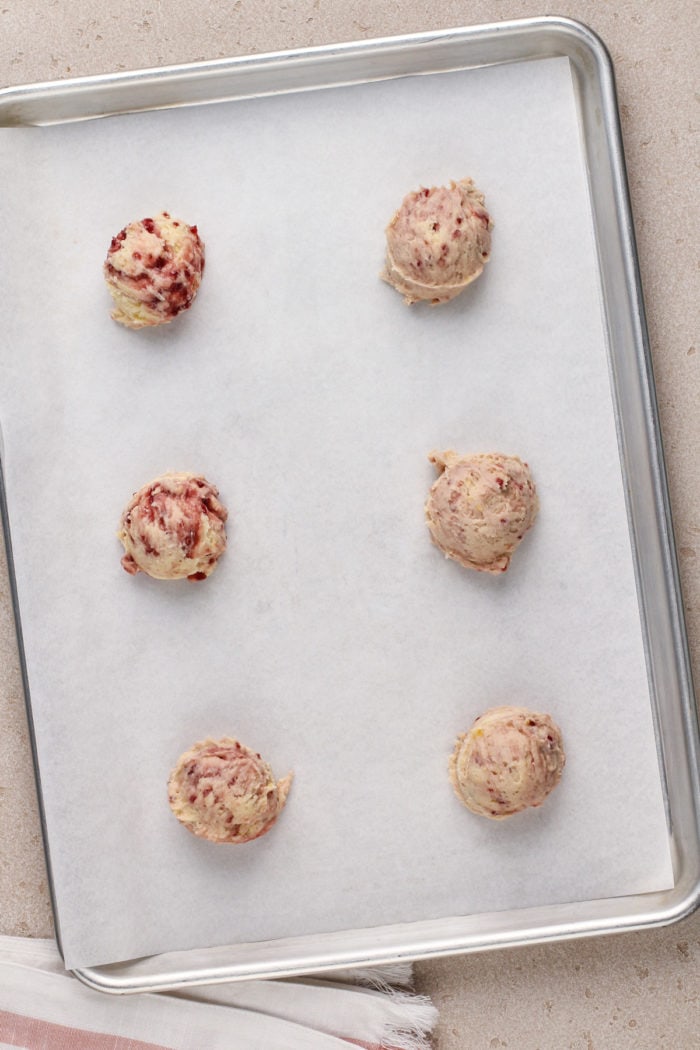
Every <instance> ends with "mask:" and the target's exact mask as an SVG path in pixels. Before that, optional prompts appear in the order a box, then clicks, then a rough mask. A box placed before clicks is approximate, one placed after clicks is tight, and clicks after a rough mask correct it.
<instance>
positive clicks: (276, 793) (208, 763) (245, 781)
mask: <svg viewBox="0 0 700 1050" xmlns="http://www.w3.org/2000/svg"><path fill="white" fill-rule="evenodd" d="M292 777H293V774H292V773H289V774H288V775H287V776H286V777H284V778H283V779H282V780H278V781H276V780H275V778H274V776H273V773H272V770H271V769H270V767H269V765H268V764H267V762H265V761H264V760H263V759H262V758H261V757H260V755H259V754H258V753H257V752H255V751H251V750H250V748H249V747H246V746H245V745H244V744H241V743H240V742H239V741H238V740H235V739H234V738H233V737H223V738H222V739H221V740H202V741H201V742H200V743H198V744H194V745H193V746H192V747H191V748H190V749H189V751H185V753H184V754H183V755H181V756H180V758H179V759H178V762H177V765H176V766H175V768H174V769H173V771H172V773H171V774H170V780H169V781H168V801H169V802H170V808H171V809H172V811H173V813H174V814H175V816H176V817H177V819H178V820H179V821H180V822H181V823H182V824H184V826H185V827H186V828H187V830H188V831H191V832H192V834H193V835H197V836H199V838H203V839H208V840H209V841H210V842H231V843H240V842H250V841H251V840H252V839H257V838H260V836H261V835H264V834H265V832H267V831H269V830H270V828H271V827H272V825H273V824H274V823H275V821H276V820H277V818H278V817H279V815H280V813H281V812H282V810H283V809H284V805H285V802H286V801H287V795H288V794H289V788H290V787H291V783H292Z"/></svg>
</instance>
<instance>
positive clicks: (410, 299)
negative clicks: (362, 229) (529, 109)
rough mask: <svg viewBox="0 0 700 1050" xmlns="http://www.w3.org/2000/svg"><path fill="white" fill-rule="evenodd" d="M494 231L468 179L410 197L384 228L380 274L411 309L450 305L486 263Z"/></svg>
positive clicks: (480, 199) (477, 193) (424, 190)
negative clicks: (416, 305)
mask: <svg viewBox="0 0 700 1050" xmlns="http://www.w3.org/2000/svg"><path fill="white" fill-rule="evenodd" d="M492 228H493V223H492V222H491V218H490V216H489V213H488V212H487V211H486V208H485V207H484V195H483V193H479V191H478V190H477V188H476V186H475V185H474V183H473V182H472V180H471V179H460V181H459V182H451V183H450V185H449V186H434V187H433V188H432V189H431V190H426V189H420V190H417V191H416V192H414V193H409V194H408V196H406V197H404V199H403V202H402V204H401V207H400V208H399V210H398V211H397V212H396V214H395V215H394V217H393V219H392V220H391V222H390V223H389V225H388V226H387V229H386V264H385V269H384V271H383V272H382V275H381V276H382V278H383V279H384V280H385V281H387V282H388V283H389V284H390V285H392V286H393V287H394V288H396V290H397V292H401V294H402V295H403V297H404V301H405V302H407V303H408V304H409V305H410V304H411V303H416V302H418V301H420V300H423V301H425V302H429V303H431V304H432V305H433V306H437V305H438V304H439V303H446V302H449V300H450V299H454V297H455V296H456V295H459V293H460V292H462V291H464V289H465V288H466V287H467V285H468V284H471V282H472V281H473V280H475V278H477V277H478V276H479V274H480V273H481V271H482V270H483V268H484V265H485V264H486V263H487V262H488V260H489V255H490V253H491V230H492Z"/></svg>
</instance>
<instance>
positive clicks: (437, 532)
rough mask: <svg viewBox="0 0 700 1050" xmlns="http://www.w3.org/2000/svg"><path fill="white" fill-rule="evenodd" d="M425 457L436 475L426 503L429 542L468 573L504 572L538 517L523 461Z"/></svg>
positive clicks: (489, 457)
mask: <svg viewBox="0 0 700 1050" xmlns="http://www.w3.org/2000/svg"><path fill="white" fill-rule="evenodd" d="M428 458H429V459H430V462H431V463H434V464H435V466H436V467H437V469H438V470H439V471H440V477H439V478H438V479H437V481H436V482H435V483H434V484H433V486H432V488H431V490H430V494H429V496H428V500H427V503H426V504H425V517H426V521H427V525H428V528H429V530H430V536H431V538H432V541H433V543H434V544H435V545H436V547H439V548H440V550H441V551H442V552H443V554H444V555H445V557H446V558H452V559H454V561H457V562H459V564H460V565H463V566H464V567H465V568H466V569H476V570H477V571H479V572H491V573H501V572H505V571H506V569H507V568H508V566H509V565H510V559H511V555H512V554H513V551H514V550H515V548H516V547H517V546H518V544H519V543H520V541H521V540H522V538H523V536H524V535H525V533H526V532H527V531H528V529H530V528H532V526H533V524H534V522H535V518H536V517H537V511H538V506H539V504H538V500H537V492H536V490H535V483H534V482H533V480H532V476H531V474H530V468H529V467H528V465H527V463H523V461H522V460H521V459H518V457H517V456H504V455H502V454H501V453H500V452H493V453H485V454H475V455H468V456H463V455H460V454H459V453H457V452H451V451H449V452H431V453H430V456H429V457H428Z"/></svg>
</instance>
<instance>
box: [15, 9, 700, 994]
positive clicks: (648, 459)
mask: <svg viewBox="0 0 700 1050" xmlns="http://www.w3.org/2000/svg"><path fill="white" fill-rule="evenodd" d="M549 56H566V57H568V58H569V59H570V61H571V63H572V68H573V71H574V80H575V82H576V87H577V93H578V101H579V107H580V112H581V118H582V124H583V135H584V140H585V144H586V157H587V166H588V178H589V186H590V191H591V200H592V205H593V211H594V217H595V225H596V232H597V237H598V248H599V263H600V266H601V283H602V293H603V299H604V305H605V310H606V319H607V323H608V331H609V341H610V346H611V348H612V351H613V352H612V353H611V373H612V379H613V384H614V389H615V395H616V404H617V409H618V411H617V416H618V435H619V440H620V449H621V454H622V459H623V473H624V475H625V482H626V485H625V487H626V498H627V502H628V508H629V511H630V519H631V521H632V542H633V547H634V550H635V555H636V558H635V561H636V571H637V585H638V589H639V596H640V604H641V608H642V615H643V620H644V624H645V628H646V632H647V638H649V637H650V632H649V628H650V625H653V628H654V630H653V631H652V632H651V644H650V645H649V646H648V653H647V655H648V666H649V674H650V679H651V682H652V685H653V689H652V693H653V695H654V699H655V703H656V710H655V717H656V724H657V737H658V744H659V750H660V752H661V755H662V758H663V765H664V771H667V770H668V769H671V770H673V776H672V777H671V778H670V779H669V778H668V776H667V777H666V782H665V784H664V788H665V792H666V802H667V807H668V814H669V826H670V833H671V849H672V854H673V862H674V870H675V875H676V883H675V886H674V888H673V889H672V890H669V891H666V892H663V893H654V894H640V895H632V896H628V897H624V898H616V899H608V900H603V901H585V902H578V903H572V904H566V905H554V906H545V907H541V908H536V909H528V910H521V911H517V912H513V911H508V912H502V913H495V914H490V915H476V916H463V917H457V918H451V919H444V920H437V921H424V922H418V923H413V924H408V925H401V926H392V927H381V928H377V929H373V930H372V931H371V942H372V947H371V948H368V947H367V944H366V941H367V940H368V933H370V931H367V930H363V931H343V932H339V933H334V934H328V935H323V936H320V937H316V938H314V945H313V948H311V947H310V946H309V942H308V939H298V940H295V941H291V940H289V941H275V942H266V943H258V944H248V945H236V946H229V947H224V948H218V949H210V950H208V951H206V952H204V953H201V952H200V953H192V952H190V953H188V952H180V953H169V954H168V955H167V956H154V957H151V958H150V959H144V960H130V961H127V962H124V963H120V964H112V965H110V966H101V967H91V968H82V969H79V970H76V971H74V972H75V974H76V976H77V977H79V978H80V979H81V980H82V981H83V982H84V983H86V984H88V985H90V986H91V987H93V988H95V989H98V990H100V991H105V992H111V993H116V994H125V993H132V992H140V991H156V990H161V989H166V988H178V987H184V986H188V985H192V984H203V983H220V982H224V981H232V980H242V979H249V978H253V977H258V978H259V977H268V978H272V977H288V976H292V975H296V974H302V973H309V972H317V971H321V970H333V969H337V968H338V967H345V966H353V965H355V966H359V965H366V964H368V963H375V964H376V963H381V962H389V961H392V960H396V959H398V958H412V959H425V958H431V957H437V956H445V955H451V954H457V953H463V952H471V951H480V950H488V949H495V948H498V947H504V946H510V947H512V946H516V945H525V944H535V943H541V942H545V941H552V940H563V939H571V938H578V937H584V936H590V935H593V934H602V933H612V932H617V931H622V930H633V929H640V928H644V927H648V926H659V925H666V924H669V923H672V922H675V921H677V920H679V919H682V918H683V917H685V916H686V915H688V914H690V912H692V911H693V910H694V909H695V908H696V907H697V906H698V904H699V903H700V834H699V830H698V829H699V826H700V819H699V816H698V813H699V810H700V804H699V799H700V781H699V774H698V767H699V765H700V763H699V756H700V738H699V735H698V724H697V714H696V710H695V704H694V696H693V691H692V683H691V676H690V664H689V658H688V649H687V642H686V638H685V629H684V620H683V609H682V604H681V600H680V586H679V578H678V569H677V562H676V557H675V550H674V543H673V534H672V527H671V518H670V509H669V499H668V490H667V484H666V477H665V470H664V464H663V454H662V450H661V444H660V437H659V429H658V417H657V410H656V403H655V397H654V386H653V374H652V368H651V359H650V353H649V345H648V338H647V334H646V325H645V320H644V312H643V305H642V295H641V282H640V278H639V271H638V266H637V261H636V251H635V244H634V233H633V227H632V219H631V213H630V206H629V199H628V192H627V182H626V174H625V166H624V156H623V152H622V145H621V135H620V128H619V121H618V115H617V105H616V97H615V86H614V76H613V70H612V65H611V62H610V58H609V56H608V53H607V51H606V49H605V46H604V45H603V44H602V42H601V41H600V39H599V38H598V37H597V36H596V35H595V34H594V33H593V32H592V31H591V30H590V29H588V28H587V27H586V26H584V25H581V24H580V23H577V22H574V21H572V20H569V19H565V18H558V17H543V18H534V19H525V20H521V21H514V22H502V23H498V24H492V25H485V26H478V27H473V28H471V27H467V28H463V29H453V30H441V31H438V32H433V33H423V34H413V35H407V36H401V37H393V38H383V39H377V40H370V41H362V42H355V43H348V44H340V45H331V46H323V47H318V48H311V49H304V50H299V51H286V52H278V53H275V54H266V55H255V56H250V57H244V58H234V59H223V60H217V61H213V62H206V63H192V64H188V65H182V66H173V67H165V68H161V69H153V70H141V71H136V72H130V73H118V74H109V75H106V76H97V77H84V78H77V79H74V80H65V81H55V82H48V83H43V84H35V85H27V86H23V87H16V88H6V89H4V90H1V91H0V126H4V127H10V126H25V127H26V126H30V125H41V124H56V123H63V122H67V121H76V120H85V119H91V118H95V117H99V116H105V115H109V114H114V113H125V112H136V111H138V110H144V109H149V110H150V109H160V108H169V107H173V106H186V105H197V104H206V103H211V102H215V101H227V100H233V99H238V98H251V97H257V96H262V95H267V94H278V93H285V92H292V91H305V90H314V89H319V88H324V87H332V86H338V85H341V84H353V83H359V82H362V83H366V82H368V81H376V80H384V79H390V78H395V77H400V76H411V75H417V74H422V73H433V72H444V71H448V70H452V69H467V68H474V67H478V66H482V65H494V64H500V63H504V62H512V61H524V60H529V59H535V58H542V57H549ZM630 407H631V411H629V409H630ZM623 409H626V410H628V411H627V414H625V411H622V410H623ZM630 462H631V463H633V464H634V465H635V466H636V467H637V468H638V469H637V471H635V474H636V475H637V476H636V477H635V484H634V485H631V484H630V483H629V469H628V468H629V465H630ZM640 467H641V468H642V473H643V478H642V484H641V486H640V485H639V484H638V482H639V477H638V475H639V468H640ZM650 508H651V509H650ZM6 520H7V519H6V517H5V524H6ZM6 543H7V546H8V560H10V557H9V533H7V532H6ZM640 551H643V552H644V555H645V557H644V559H640V557H639V552H640ZM642 562H643V564H642ZM10 573H11V575H12V568H11V564H10ZM659 605H660V606H661V607H662V610H663V613H664V616H663V617H661V618H660V617H659V613H658V606H659ZM15 615H16V619H17V625H18V636H20V637H21V631H20V626H19V611H18V608H17V605H16V600H15ZM25 689H26V681H25ZM669 695H671V696H673V697H674V698H675V700H674V703H673V704H672V705H671V706H670V707H669V706H668V704H666V703H665V702H664V707H663V710H660V709H659V702H658V701H659V698H664V701H665V698H666V697H667V696H669ZM668 703H669V704H670V703H671V702H670V701H669V702H668ZM28 707H29V704H28ZM30 718H31V712H30ZM37 775H38V771H37ZM363 941H364V942H365V943H364V944H363ZM195 955H196V956H197V958H198V959H199V960H200V962H198V963H197V964H196V965H195V964H194V963H193V962H192V961H191V960H192V959H193V957H194V956H195ZM237 956H240V958H237ZM203 957H206V960H207V961H206V962H205V963H202V962H201V959H202V958H203ZM241 958H242V959H243V961H241Z"/></svg>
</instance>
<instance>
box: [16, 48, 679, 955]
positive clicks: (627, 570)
mask: <svg viewBox="0 0 700 1050" xmlns="http://www.w3.org/2000/svg"><path fill="white" fill-rule="evenodd" d="M397 114H402V115H403V116H402V118H401V119H397ZM406 114H409V115H410V116H409V118H408V119H406ZM2 136H3V138H2V143H1V146H2V154H1V157H2V159H1V160H0V164H1V165H2V169H1V170H2V174H3V176H4V178H5V183H4V184H5V186H6V188H7V191H6V194H5V197H4V202H3V205H2V218H3V226H4V229H5V231H6V232H5V237H6V242H5V247H6V258H8V259H13V260H15V261H16V265H15V266H14V267H13V268H12V270H11V272H9V273H7V274H6V275H5V281H6V287H7V301H8V302H11V303H13V304H14V308H13V310H12V311H11V312H10V313H9V315H8V316H7V317H6V318H5V319H4V321H5V326H6V332H7V338H6V341H5V343H4V346H3V348H2V350H1V351H0V353H1V355H2V373H3V376H4V382H3V386H2V391H1V392H0V413H1V418H2V422H3V429H4V434H5V445H6V470H7V487H8V500H9V506H10V523H11V529H12V535H13V542H14V552H15V564H16V571H17V578H18V579H17V582H18V590H19V598H20V607H21V612H22V617H23V628H24V641H25V652H26V656H27V664H28V672H29V684H30V689H31V702H32V711H33V716H34V722H35V731H36V744H37V752H38V759H39V767H40V772H41V778H42V788H43V796H44V805H45V814H46V820H47V826H48V837H49V846H50V850H51V859H52V868H53V875H54V888H55V894H56V902H57V910H58V918H59V923H60V930H61V939H62V947H63V950H64V953H65V959H66V964H67V965H68V966H69V967H78V966H91V965H96V964H101V963H106V962H113V961H117V960H119V959H125V958H131V957H134V956H137V955H143V954H149V953H153V952H158V951H166V950H175V949H184V948H188V947H197V946H205V945H210V944H224V943H227V942H239V941H245V940H258V939H262V938H276V937H285V936H295V935H304V934H306V935H311V936H313V935H314V934H315V933H320V932H324V931H327V930H333V929H343V928H353V929H356V928H358V927H364V926H367V927H371V926H373V925H378V924H387V923H392V922H410V921H413V920H416V919H425V918H431V917H435V918H441V917H446V916H450V915H460V914H469V913H475V912H481V911H492V910H499V909H512V908H520V907H530V906H536V905H538V904H543V903H557V902H562V901H573V900H587V899H594V898H599V897H614V896H620V895H624V894H629V893H639V892H645V891H650V890H658V889H664V888H667V887H669V886H671V885H672V884H673V880H672V874H671V865H670V858H669V850H668V837H667V836H668V832H667V827H666V822H665V817H664V811H663V800H662V794H661V783H660V778H659V771H658V763H657V757H656V750H655V743H654V735H653V727H652V720H651V711H650V704H649V691H648V684H647V679H646V671H645V664H644V652H643V645H642V636H641V629H640V621H639V613H638V609H637V602H636V595H635V587H634V574H633V568H632V560H631V553H630V544H629V538H628V528H627V521H626V515H625V508H624V499H623V491H622V484H621V475H620V465H619V457H618V452H617V444H616V437H615V426H614V418H613V411H612V401H611V395H610V388H609V379H608V369H607V359H606V354H605V333H604V329H603V324H602V317H601V309H600V303H599V291H598V279H597V269H596V259H595V247H594V241H593V231H592V223H591V216H590V210H589V205H588V198H587V191H586V184H585V174H584V167H583V159H582V155H581V146H580V141H579V131H578V125H577V118H576V111H575V104H574V98H573V91H572V85H571V77H570V70H569V64H568V60H566V59H550V60H546V61H540V62H535V63H528V64H523V65H510V66H503V67H498V68H491V69H482V70H471V71H465V72H460V73H450V74H442V75H439V76H431V77H422V78H416V79H406V80H402V81H395V82H389V83H382V84H372V85H366V86H359V87H352V88H346V89H334V90H332V91H326V92H319V93H314V94H311V95H309V94H307V95H304V96H298V97H296V96H287V97H284V98H281V97H280V98H270V99H260V100H255V101H249V102H238V103H234V104H225V105H220V106H216V107H211V108H206V109H202V108H199V109H197V110H196V111H192V110H183V111H177V112H167V113H156V114H141V115H137V116H129V117H119V118H110V119H109V120H105V121H101V122H99V123H94V122H93V123H91V124H89V125H75V126H68V127H58V128H51V129H41V130H37V129H22V130H14V129H13V130H11V131H6V130H5V131H3V132H2ZM464 174H470V175H472V176H473V177H474V178H475V180H476V181H477V184H478V185H479V186H480V187H481V188H482V189H483V190H484V191H485V192H486V194H487V204H488V206H489V208H490V209H491V211H492V214H493V216H494V219H495V222H496V228H495V231H494V250H493V258H492V261H491V263H490V264H489V266H488V268H487V272H486V274H485V275H484V277H483V278H482V279H481V280H480V281H478V282H477V283H476V284H475V285H474V286H472V287H471V288H470V289H469V290H468V291H467V293H465V295H464V296H463V297H461V299H459V300H457V301H456V302H454V303H453V304H450V305H449V306H447V307H444V308H441V309H438V310H429V309H422V308H418V307H417V308H414V309H411V310H409V309H407V308H406V307H405V306H404V305H403V304H402V302H401V300H400V298H399V296H398V295H396V293H394V292H393V291H392V290H391V289H389V288H388V287H387V286H385V285H383V284H381V282H379V281H378V280H377V272H378V270H379V269H380V267H381V262H382V251H383V233H382V231H383V228H384V225H385V224H386V222H387V220H388V218H389V217H390V216H391V214H392V212H393V210H394V208H395V207H397V206H398V203H399V201H400V199H401V197H402V196H403V194H404V193H405V192H407V191H408V190H409V189H411V188H415V187H417V186H418V185H419V184H421V183H423V184H426V185H430V184H433V183H439V182H445V181H446V180H448V179H449V178H451V177H461V176H462V175H464ZM162 207H166V208H168V209H169V210H170V211H172V212H173V213H174V214H177V215H179V216H181V217H183V218H185V219H186V220H187V221H190V222H197V224H198V225H199V227H200V230H201V232H202V236H203V238H204V240H205V242H206V246H207V273H206V275H205V280H204V283H203V285H202V289H201V292H200V295H199V297H198V300H197V302H196V304H195V306H194V307H193V309H192V311H190V313H189V314H188V315H186V316H185V317H183V318H180V319H179V320H178V322H177V323H176V324H174V325H172V326H169V327H168V328H165V329H163V330H161V331H155V332H140V333H131V332H126V331H124V330H121V329H119V328H118V327H117V326H116V325H114V324H113V323H112V322H110V321H109V318H108V316H107V315H108V308H109V303H108V298H107V295H106V292H105V291H104V289H103V287H102V281H101V274H100V268H101V262H102V259H103V257H104V254H105V252H106V247H107V245H108V243H109V239H110V237H111V236H112V234H113V233H115V232H116V231H117V230H118V229H119V228H120V227H121V226H122V225H123V224H124V223H125V222H127V221H129V220H130V219H132V218H136V217H140V216H142V215H145V214H148V213H152V212H154V211H157V210H159V209H160V208H162ZM444 447H455V448H458V449H463V450H465V451H466V450H477V451H479V450H485V451H487V450H491V449H499V450H501V451H506V452H513V453H516V454H519V455H521V456H523V457H524V458H527V459H528V460H529V462H530V463H531V465H532V469H533V473H534V475H535V478H536V481H537V484H538V487H539V491H540V496H541V505H542V509H541V514H540V518H539V520H538V523H537V525H536V527H535V529H534V530H533V532H532V533H531V534H530V535H529V536H528V537H527V539H526V540H525V541H524V543H523V546H522V548H521V549H520V551H519V552H518V553H517V554H516V557H515V559H514V562H513V566H512V569H511V570H510V571H509V573H508V574H507V576H505V577H503V578H498V579H492V578H484V577H482V576H477V575H476V574H470V573H465V572H464V571H463V570H461V569H460V568H459V567H458V566H456V565H454V564H452V563H448V562H446V561H444V560H443V559H442V558H441V557H440V555H439V553H438V552H437V551H436V550H435V549H434V548H432V547H431V545H430V543H429V542H428V539H427V533H426V530H425V527H424V525H423V520H422V505H423V501H424V498H425V493H426V491H427V488H428V486H429V484H430V483H431V481H432V476H433V475H432V468H431V467H430V465H429V464H428V462H427V458H426V456H427V453H428V452H429V451H430V449H432V448H444ZM168 469H191V470H197V471H202V472H203V473H205V474H206V475H207V476H208V477H209V478H210V479H211V480H213V481H215V482H216V483H217V484H218V485H219V487H220V489H221V492H222V496H223V498H224V500H225V502H226V503H227V504H228V505H229V508H230V510H231V530H230V537H231V545H230V550H229V552H228V553H227V554H226V556H225V558H224V559H223V560H222V562H221V565H220V566H219V568H218V569H217V571H216V573H215V574H214V576H212V578H211V579H210V580H208V581H206V582H205V583H203V584H201V585H198V586H197V585H189V584H185V583H175V584H163V583H162V582H157V581H151V580H148V579H145V578H137V579H135V580H134V579H131V578H129V577H127V576H126V574H124V573H123V572H122V570H121V569H120V567H119V556H120V548H119V545H118V543H117V541H116V539H115V536H114V533H115V530H116V524H117V521H118V518H119V513H120V511H121V509H122V506H123V504H124V503H125V502H126V499H127V498H128V496H129V495H130V493H131V491H133V489H135V488H137V487H139V486H140V485H141V484H142V483H144V482H145V481H147V480H149V479H150V478H151V477H152V476H154V475H156V474H158V473H161V472H162V471H164V470H168ZM504 702H505V703H510V702H515V703H523V704H526V705H529V706H532V707H535V708H541V709H546V710H549V711H550V712H551V713H552V714H553V715H554V717H555V718H556V719H557V720H558V721H559V723H560V724H561V725H562V728H563V730H564V733H565V738H566V743H567V753H568V763H567V769H566V773H565V777H564V779H563V781H562V784H561V786H560V788H559V789H558V790H557V792H556V793H555V794H554V795H553V796H552V797H551V799H550V800H548V803H547V805H546V806H544V807H543V808H542V809H541V810H539V811H536V812H535V811H533V812H532V813H528V814H526V815H523V816H522V817H520V818H518V819H517V820H514V821H509V822H505V824H501V823H499V824H491V823H489V822H485V821H479V820H477V819H476V818H473V817H472V816H471V815H470V814H468V813H467V812H466V811H465V810H463V809H461V808H460V807H459V805H458V804H457V802H456V800H454V798H453V796H452V794H451V789H450V787H449V784H448V783H447V778H446V772H445V770H446V760H447V755H448V754H449V751H450V749H451V747H452V743H453V739H454V736H455V735H456V733H457V732H459V731H461V730H462V729H464V728H466V727H467V726H468V725H469V723H470V722H471V721H472V719H473V718H474V717H475V715H476V714H478V713H480V711H481V710H483V709H484V708H485V707H487V706H491V705H492V704H496V703H504ZM220 733H235V734H237V735H240V737H241V739H243V740H245V741H246V742H247V743H249V744H251V745H253V746H255V747H256V748H258V749H259V750H261V751H262V752H263V753H264V754H265V755H266V757H267V758H268V759H269V760H270V761H271V762H272V763H273V765H274V767H275V769H276V770H277V771H278V773H279V774H280V775H282V774H284V773H285V772H286V771H287V770H288V769H289V768H294V770H295V773H296V780H295V784H294V787H293V790H292V794H291V796H290V800H289V804H288V806H287V809H286V810H285V813H284V815H283V818H282V819H281V820H280V822H279V824H278V825H277V826H276V828H275V829H274V832H272V833H271V834H270V835H268V836H266V837H265V838H264V839H262V840H259V841H258V842H256V843H253V844H251V845H250V846H247V847H245V848H241V849H231V850H229V849H224V848H222V847H216V846H212V845H210V844H207V843H204V842H201V841H199V840H196V839H194V838H192V837H190V836H188V835H187V834H186V833H185V832H184V831H183V830H182V829H181V828H180V827H179V826H178V825H177V823H176V822H175V821H174V820H173V818H172V816H171V815H170V812H169V810H168V807H167V803H166V798H165V781H166V779H167V774H168V771H169V768H170V766H171V765H172V763H173V762H174V760H175V758H176V757H177V755H178V754H179V753H180V751H181V750H183V749H184V748H185V747H186V746H188V745H189V744H190V743H191V742H192V741H193V740H195V739H199V738H201V737H203V736H205V735H208V734H215V735H218V734H220Z"/></svg>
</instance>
